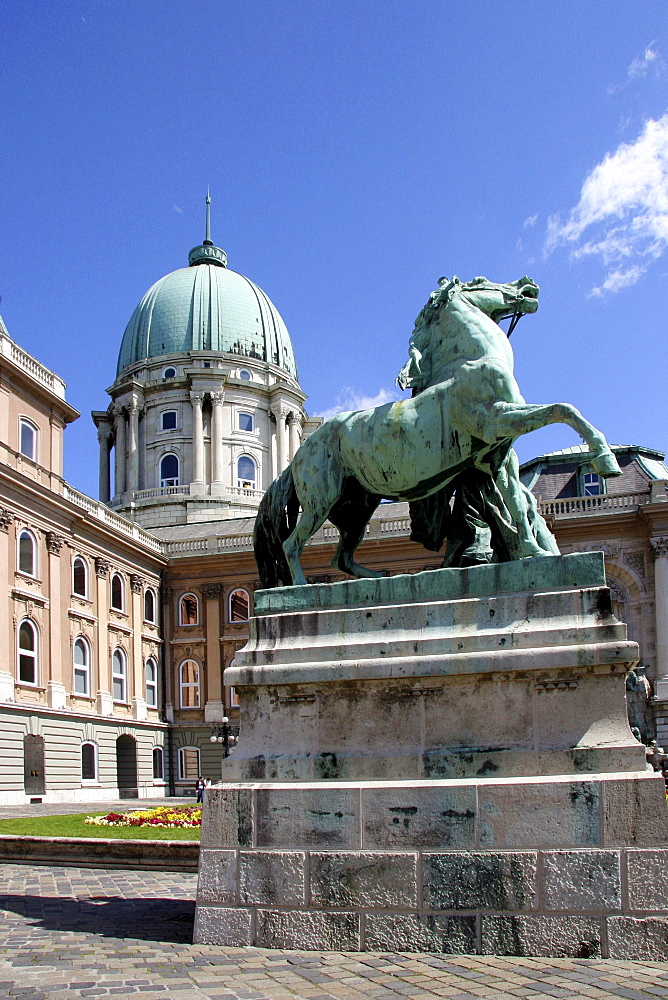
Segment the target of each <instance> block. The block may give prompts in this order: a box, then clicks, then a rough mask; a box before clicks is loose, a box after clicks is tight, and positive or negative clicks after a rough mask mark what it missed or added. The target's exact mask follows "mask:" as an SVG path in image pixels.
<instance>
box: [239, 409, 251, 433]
mask: <svg viewBox="0 0 668 1000" xmlns="http://www.w3.org/2000/svg"><path fill="white" fill-rule="evenodd" d="M239 430H240V431H252V430H253V414H252V413H240V414H239Z"/></svg>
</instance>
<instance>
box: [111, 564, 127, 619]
mask: <svg viewBox="0 0 668 1000" xmlns="http://www.w3.org/2000/svg"><path fill="white" fill-rule="evenodd" d="M111 606H112V608H113V609H114V610H115V611H123V610H124V608H125V587H124V586H123V577H122V576H121V574H120V573H114V575H113V576H112V578H111Z"/></svg>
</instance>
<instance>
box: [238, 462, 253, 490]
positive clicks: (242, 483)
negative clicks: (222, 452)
mask: <svg viewBox="0 0 668 1000" xmlns="http://www.w3.org/2000/svg"><path fill="white" fill-rule="evenodd" d="M256 483H257V465H256V464H255V460H254V459H252V458H251V457H250V455H242V456H241V458H239V459H238V460H237V486H239V487H240V488H241V489H244V490H254V489H256Z"/></svg>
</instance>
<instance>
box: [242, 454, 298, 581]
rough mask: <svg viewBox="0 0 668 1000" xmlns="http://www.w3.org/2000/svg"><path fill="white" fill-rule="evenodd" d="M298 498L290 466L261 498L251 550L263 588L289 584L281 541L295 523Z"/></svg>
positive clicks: (289, 578) (290, 577) (289, 575)
mask: <svg viewBox="0 0 668 1000" xmlns="http://www.w3.org/2000/svg"><path fill="white" fill-rule="evenodd" d="M298 514H299V500H298V498H297V491H296V490H295V484H294V479H293V477H292V469H291V468H290V466H288V467H287V469H286V470H285V472H283V473H281V475H280V476H279V477H278V479H274V481H273V483H272V484H271V486H270V487H269V489H268V490H267V492H266V493H265V495H264V496H263V497H262V500H261V501H260V506H259V508H258V512H257V517H256V518H255V527H254V529H253V551H254V553H255V561H256V563H257V568H258V570H259V572H260V584H261V586H262V587H263V588H268V587H278V586H279V581H281V582H282V584H283V586H290V584H291V583H292V574H291V572H290V568H289V566H288V563H287V560H286V558H285V552H284V551H283V542H284V541H285V539H286V538H287V537H288V535H290V534H291V533H292V532H293V531H294V529H295V526H296V524H297V517H298Z"/></svg>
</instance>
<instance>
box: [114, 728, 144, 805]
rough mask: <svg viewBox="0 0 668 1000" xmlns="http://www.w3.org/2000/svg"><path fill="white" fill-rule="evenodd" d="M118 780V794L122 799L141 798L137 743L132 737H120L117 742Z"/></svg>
mask: <svg viewBox="0 0 668 1000" xmlns="http://www.w3.org/2000/svg"><path fill="white" fill-rule="evenodd" d="M116 779H117V781H118V794H119V796H120V798H122V799H137V798H139V789H138V788H137V743H136V740H135V739H134V738H133V737H132V736H127V735H124V736H119V737H118V739H117V740H116Z"/></svg>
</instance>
